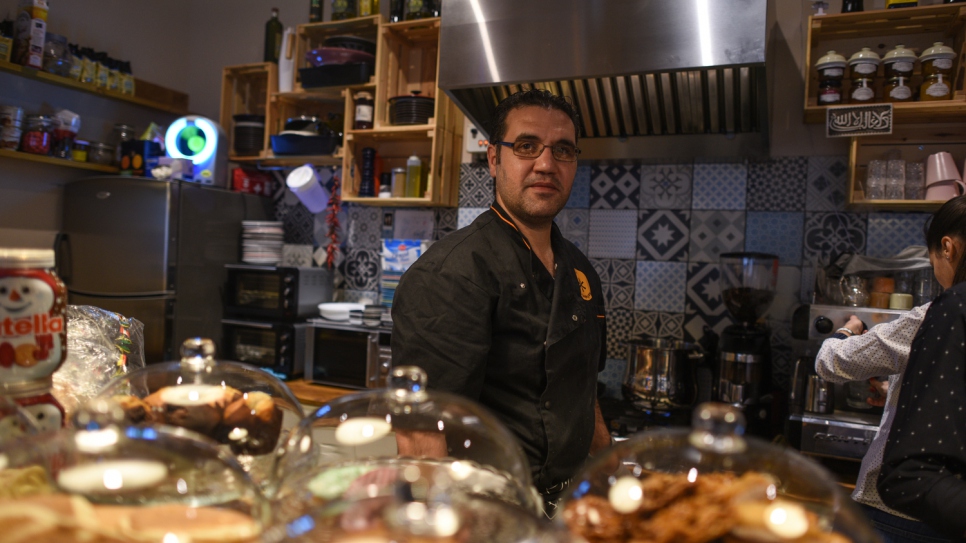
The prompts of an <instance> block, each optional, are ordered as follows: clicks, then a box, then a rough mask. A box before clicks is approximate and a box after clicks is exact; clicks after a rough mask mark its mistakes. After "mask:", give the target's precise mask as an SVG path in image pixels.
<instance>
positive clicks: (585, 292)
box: [574, 268, 594, 300]
mask: <svg viewBox="0 0 966 543" xmlns="http://www.w3.org/2000/svg"><path fill="white" fill-rule="evenodd" d="M574 272H575V273H576V274H577V283H578V284H579V285H580V297H581V298H583V299H585V300H590V299H591V298H593V297H594V295H593V294H591V293H590V282H589V281H587V276H586V275H584V272H582V271H580V270H578V269H577V268H574Z"/></svg>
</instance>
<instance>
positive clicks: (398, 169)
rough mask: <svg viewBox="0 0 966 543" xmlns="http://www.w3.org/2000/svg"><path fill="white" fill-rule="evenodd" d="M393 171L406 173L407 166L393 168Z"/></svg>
mask: <svg viewBox="0 0 966 543" xmlns="http://www.w3.org/2000/svg"><path fill="white" fill-rule="evenodd" d="M392 173H406V168H393V169H392Z"/></svg>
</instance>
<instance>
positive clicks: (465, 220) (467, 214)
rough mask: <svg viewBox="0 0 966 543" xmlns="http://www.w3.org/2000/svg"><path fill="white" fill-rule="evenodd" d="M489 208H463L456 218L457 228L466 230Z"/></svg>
mask: <svg viewBox="0 0 966 543" xmlns="http://www.w3.org/2000/svg"><path fill="white" fill-rule="evenodd" d="M487 209H490V208H488V207H461V208H459V213H458V214H457V217H456V228H457V229H460V228H466V227H467V226H469V225H471V224H473V221H475V220H476V218H477V217H479V216H480V215H482V214H483V213H484V212H485V211H486V210H487Z"/></svg>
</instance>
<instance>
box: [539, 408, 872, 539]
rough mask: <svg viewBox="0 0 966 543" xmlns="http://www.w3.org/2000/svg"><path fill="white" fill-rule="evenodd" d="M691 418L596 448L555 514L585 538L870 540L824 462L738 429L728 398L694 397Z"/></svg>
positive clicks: (738, 421)
mask: <svg viewBox="0 0 966 543" xmlns="http://www.w3.org/2000/svg"><path fill="white" fill-rule="evenodd" d="M692 426H693V428H692V429H688V428H679V429H665V430H656V431H649V432H644V433H641V434H637V435H635V436H633V437H631V438H630V439H628V440H627V441H624V442H622V443H619V444H617V445H614V446H612V447H611V448H609V449H607V450H605V451H602V452H601V453H599V454H598V456H597V457H596V458H595V459H594V460H593V461H592V462H590V463H588V464H587V465H586V466H585V467H584V469H583V470H582V472H581V473H580V474H579V475H578V476H577V477H576V478H575V479H574V480H573V482H572V483H571V486H570V489H569V491H568V493H567V494H566V496H565V499H564V501H563V502H564V503H563V504H562V506H561V507H562V513H560V514H558V517H557V518H558V519H560V522H562V523H564V524H565V525H566V526H567V528H568V529H569V530H570V531H571V533H573V534H575V535H577V536H579V537H583V538H586V539H587V540H588V541H592V542H594V543H616V542H625V541H654V542H658V541H662V542H663V541H666V542H681V543H705V542H709V543H710V542H713V541H714V542H716V541H720V540H723V541H728V542H729V543H745V542H748V543H752V542H754V543H784V542H796V543H806V542H807V543H846V542H853V543H873V542H878V541H879V538H878V536H877V535H876V534H875V532H874V531H873V529H872V528H871V526H870V525H869V523H868V521H867V520H866V519H865V517H864V515H863V514H862V513H861V511H860V510H859V509H858V507H857V506H856V505H855V503H854V502H853V501H852V500H851V499H850V498H849V496H848V495H846V494H845V493H844V492H842V490H841V489H840V488H838V485H837V484H836V483H835V482H834V481H833V479H832V477H831V475H830V474H829V473H828V472H827V471H826V470H825V468H823V467H822V466H820V465H819V464H818V463H816V462H814V461H812V460H809V459H808V458H806V457H804V456H802V455H801V454H799V453H798V452H796V451H793V450H791V449H789V448H783V447H779V446H777V445H772V444H770V443H767V442H765V441H763V440H759V439H757V438H753V437H745V436H744V435H743V433H744V417H743V415H742V414H741V412H740V411H738V410H736V409H735V408H733V407H732V406H730V405H726V404H716V403H706V404H701V405H699V406H698V407H697V409H696V410H695V412H694V416H693V421H692Z"/></svg>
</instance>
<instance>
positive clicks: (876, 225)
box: [865, 213, 930, 258]
mask: <svg viewBox="0 0 966 543" xmlns="http://www.w3.org/2000/svg"><path fill="white" fill-rule="evenodd" d="M929 217H930V215H929V214H928V213H869V242H868V244H867V245H866V250H865V254H867V255H869V256H876V257H882V258H886V257H891V256H895V255H896V254H898V253H899V251H901V250H903V249H905V248H906V247H908V246H910V245H925V244H926V234H925V232H924V231H923V226H924V225H925V224H926V221H927V220H928V219H929Z"/></svg>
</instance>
